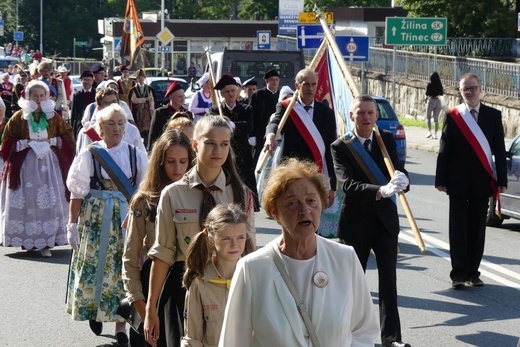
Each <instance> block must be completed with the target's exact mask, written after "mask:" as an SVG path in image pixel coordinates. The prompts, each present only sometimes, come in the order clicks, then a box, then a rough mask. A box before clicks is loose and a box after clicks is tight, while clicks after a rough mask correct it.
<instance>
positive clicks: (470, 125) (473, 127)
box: [448, 104, 500, 214]
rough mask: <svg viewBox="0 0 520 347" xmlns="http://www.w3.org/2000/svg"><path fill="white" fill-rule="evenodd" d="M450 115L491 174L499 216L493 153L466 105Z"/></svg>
mask: <svg viewBox="0 0 520 347" xmlns="http://www.w3.org/2000/svg"><path fill="white" fill-rule="evenodd" d="M448 113H449V114H450V116H451V118H452V119H453V121H454V122H455V124H456V125H457V127H458V128H459V130H460V132H461V133H462V135H464V137H465V138H466V140H467V141H468V142H469V144H470V146H471V148H473V151H475V154H476V155H477V158H478V160H479V161H480V163H481V164H482V166H483V167H484V170H486V172H487V173H488V174H489V177H490V184H491V189H492V190H493V199H494V201H496V202H497V203H498V214H500V194H499V192H498V185H497V174H496V170H495V165H494V164H493V159H492V158H493V153H492V152H491V147H490V146H489V142H488V140H487V138H486V135H484V133H483V132H482V129H480V127H479V126H478V123H477V121H476V120H475V118H473V116H472V115H471V113H470V112H469V110H468V108H467V107H466V104H460V105H458V106H456V107H453V108H451V109H450V110H449V111H448Z"/></svg>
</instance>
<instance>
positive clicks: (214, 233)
mask: <svg viewBox="0 0 520 347" xmlns="http://www.w3.org/2000/svg"><path fill="white" fill-rule="evenodd" d="M247 229H248V226H247V216H246V214H245V213H244V212H243V211H242V210H241V209H240V207H239V206H238V205H235V204H222V205H217V207H215V208H214V209H213V210H211V212H210V213H209V214H208V217H207V218H206V222H205V223H204V229H203V230H202V231H201V232H200V233H198V234H197V235H195V237H194V238H193V240H192V241H191V244H190V247H189V248H188V255H187V256H186V272H185V273H184V278H183V284H184V287H185V288H186V289H187V291H188V292H187V294H186V303H185V314H184V337H183V338H182V340H181V347H190V346H191V347H194V346H205V347H212V346H215V347H216V346H217V344H218V340H219V337H220V330H221V329H222V322H223V321H224V310H225V308H226V302H227V298H228V296H229V287H230V286H231V278H232V277H233V273H234V272H235V267H236V265H237V262H238V259H240V257H242V256H243V255H246V254H248V253H250V252H252V251H253V243H252V242H251V239H250V238H249V237H248V235H249V233H248V230H247ZM206 316H210V317H211V319H205V318H204V317H206Z"/></svg>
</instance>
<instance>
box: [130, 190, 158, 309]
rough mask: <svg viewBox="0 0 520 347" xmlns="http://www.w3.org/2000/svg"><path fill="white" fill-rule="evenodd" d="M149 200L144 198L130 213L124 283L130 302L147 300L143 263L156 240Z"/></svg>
mask: <svg viewBox="0 0 520 347" xmlns="http://www.w3.org/2000/svg"><path fill="white" fill-rule="evenodd" d="M146 204H147V202H146V201H145V199H142V200H141V201H139V202H138V203H137V207H136V208H135V209H134V210H133V211H129V214H128V220H127V223H128V229H127V233H126V241H125V250H124V253H123V283H124V286H125V291H126V293H127V298H128V301H130V303H133V302H134V301H137V300H145V301H146V298H145V296H144V294H143V284H142V283H141V264H142V261H143V258H145V257H146V254H147V253H148V250H149V249H150V248H151V247H152V245H153V243H154V241H155V223H154V222H151V221H150V220H149V217H148V213H149V212H150V210H149V208H147V207H146Z"/></svg>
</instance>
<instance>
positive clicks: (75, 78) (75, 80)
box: [69, 75, 83, 93]
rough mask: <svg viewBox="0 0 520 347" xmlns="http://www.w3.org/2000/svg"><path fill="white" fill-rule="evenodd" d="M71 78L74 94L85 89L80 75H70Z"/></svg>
mask: <svg viewBox="0 0 520 347" xmlns="http://www.w3.org/2000/svg"><path fill="white" fill-rule="evenodd" d="M69 78H70V79H71V80H72V87H73V88H74V93H77V92H79V91H81V90H82V89H83V84H82V83H81V79H80V78H79V75H70V76H69Z"/></svg>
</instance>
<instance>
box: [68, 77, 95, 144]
mask: <svg viewBox="0 0 520 347" xmlns="http://www.w3.org/2000/svg"><path fill="white" fill-rule="evenodd" d="M80 79H81V85H82V86H83V89H82V90H80V91H79V92H77V93H76V94H74V96H73V98H72V110H71V113H70V125H71V126H72V128H73V129H74V136H75V137H76V138H77V135H78V132H79V130H80V129H81V128H82V125H81V119H82V118H83V113H84V112H85V108H86V107H87V106H88V105H90V104H91V103H93V102H94V101H96V92H95V91H94V90H93V88H92V84H93V83H94V74H93V73H92V71H90V70H85V71H83V72H82V73H81V76H80Z"/></svg>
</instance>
